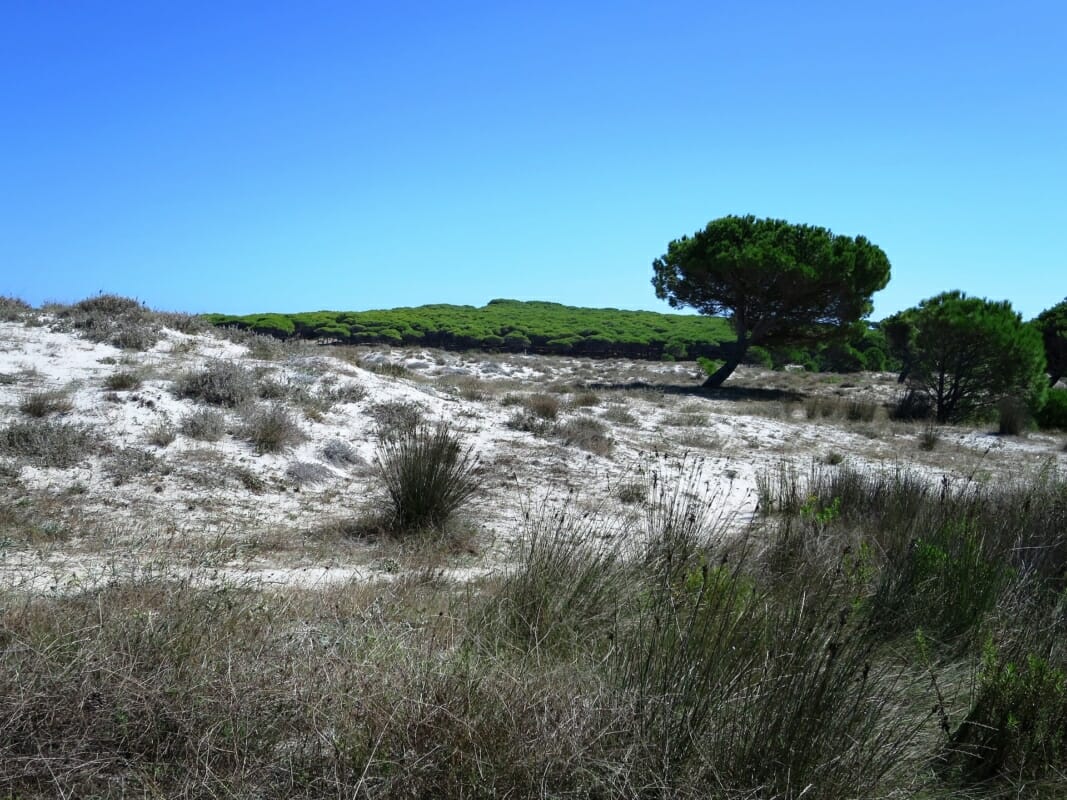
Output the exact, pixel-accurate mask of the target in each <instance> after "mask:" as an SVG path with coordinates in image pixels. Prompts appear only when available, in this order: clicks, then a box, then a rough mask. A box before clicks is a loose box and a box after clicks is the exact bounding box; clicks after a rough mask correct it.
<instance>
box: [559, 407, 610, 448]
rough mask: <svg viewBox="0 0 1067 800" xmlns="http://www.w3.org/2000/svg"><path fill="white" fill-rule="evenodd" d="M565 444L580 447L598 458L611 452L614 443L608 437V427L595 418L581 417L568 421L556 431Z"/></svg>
mask: <svg viewBox="0 0 1067 800" xmlns="http://www.w3.org/2000/svg"><path fill="white" fill-rule="evenodd" d="M556 434H557V435H558V436H559V437H560V438H561V439H562V440H563V442H564V444H567V445H572V446H574V447H580V448H581V449H582V450H588V451H589V452H590V453H595V454H596V455H598V456H606V455H607V454H608V453H610V452H611V448H612V446H613V445H614V442H613V441H612V439H611V436H609V435H608V426H607V425H605V424H604V423H603V422H601V421H600V420H598V419H594V418H593V417H587V416H580V417H574V418H573V419H570V420H567V421H566V422H564V423H563V424H562V425H560V426H559V427H558V428H557V429H556Z"/></svg>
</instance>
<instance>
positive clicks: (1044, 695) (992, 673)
mask: <svg viewBox="0 0 1067 800" xmlns="http://www.w3.org/2000/svg"><path fill="white" fill-rule="evenodd" d="M943 758H944V759H945V760H946V761H947V762H948V763H949V764H950V765H955V766H957V767H958V768H959V769H960V770H961V771H962V772H963V773H964V774H965V775H966V776H967V777H968V778H969V779H970V780H979V781H980V780H985V779H988V778H991V777H994V776H997V775H1004V776H1006V777H1009V778H1012V779H1014V780H1019V779H1024V780H1025V779H1031V780H1033V779H1039V778H1042V777H1044V776H1046V775H1049V774H1056V771H1057V767H1056V765H1063V764H1067V672H1065V671H1064V669H1063V668H1062V667H1056V666H1053V665H1051V664H1050V663H1049V662H1048V661H1047V659H1046V657H1043V656H1039V655H1036V654H1033V653H1025V654H1023V655H1022V656H1021V657H1020V658H1018V659H1009V658H1007V657H1005V655H1004V654H1003V653H1001V652H999V651H998V650H997V648H996V647H995V646H994V644H993V642H992V641H990V642H988V643H987V644H986V648H985V653H984V656H983V660H982V668H981V670H980V671H979V673H978V686H977V688H976V690H975V693H974V700H973V703H972V705H971V708H970V710H969V712H968V713H967V717H966V719H965V720H964V721H963V723H962V724H961V725H960V726H959V727H958V728H957V729H956V730H955V731H954V732H953V734H952V737H951V740H950V743H949V746H948V747H946V749H945V753H944V754H943Z"/></svg>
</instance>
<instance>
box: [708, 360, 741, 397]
mask: <svg viewBox="0 0 1067 800" xmlns="http://www.w3.org/2000/svg"><path fill="white" fill-rule="evenodd" d="M740 363H741V357H740V356H739V355H737V354H734V355H731V356H730V357H729V358H728V359H726V361H725V362H723V365H722V366H721V367H719V368H718V369H717V370H715V371H714V372H713V373H712V374H711V375H709V376H708V378H707V380H705V381H704V384H703V386H704V388H705V389H717V388H719V387H720V386H722V385H723V382H724V381H725V380H726V379H727V378H729V377H730V376H731V375H732V374H733V372H734V370H735V369H737V365H738V364H740Z"/></svg>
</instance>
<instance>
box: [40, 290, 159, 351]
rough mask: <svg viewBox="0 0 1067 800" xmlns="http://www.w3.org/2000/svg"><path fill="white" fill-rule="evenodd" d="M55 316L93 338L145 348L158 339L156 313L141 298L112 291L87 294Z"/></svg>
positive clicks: (135, 347)
mask: <svg viewBox="0 0 1067 800" xmlns="http://www.w3.org/2000/svg"><path fill="white" fill-rule="evenodd" d="M58 317H59V318H60V319H61V320H64V321H65V322H66V324H68V325H70V326H72V327H73V328H74V329H75V330H77V331H79V332H80V333H81V335H82V336H84V337H85V338H87V339H89V340H91V341H94V342H108V343H109V344H112V345H114V346H115V347H121V348H124V349H129V350H147V349H148V348H150V347H151V346H152V345H154V344H155V343H156V342H158V341H159V330H158V328H159V326H158V324H157V320H156V316H155V314H154V313H153V312H152V311H150V310H149V309H148V308H146V307H145V306H144V305H143V304H142V303H141V302H140V301H138V300H133V299H131V298H129V297H120V296H118V295H114V294H101V295H97V296H96V297H89V298H86V299H85V300H82V301H80V302H78V303H75V304H74V305H73V306H70V307H68V308H64V309H62V310H61V311H60V312H59V313H58Z"/></svg>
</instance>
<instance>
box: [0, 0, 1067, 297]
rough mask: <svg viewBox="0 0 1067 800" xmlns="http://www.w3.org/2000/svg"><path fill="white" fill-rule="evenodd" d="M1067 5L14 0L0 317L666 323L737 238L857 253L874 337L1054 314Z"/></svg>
mask: <svg viewBox="0 0 1067 800" xmlns="http://www.w3.org/2000/svg"><path fill="white" fill-rule="evenodd" d="M1065 42H1067V4H1064V3H1063V2H1062V0H1048V1H1047V2H1033V1H1031V0H1020V1H1018V2H1014V3H1010V4H1009V3H1006V2H1003V0H998V2H983V0H977V1H974V0H968V1H967V2H963V1H962V0H961V1H955V0H949V1H946V2H921V3H920V2H911V1H910V0H905V1H904V2H892V3H889V2H886V3H867V2H856V0H850V1H849V2H811V3H798V2H742V1H741V0H737V1H735V2H707V1H706V0H705V2H670V0H663V1H662V2H655V3H653V2H641V3H638V2H626V0H616V1H615V2H610V3H608V2H604V3H593V2H585V3H583V2H568V3H556V2H543V3H536V2H531V3H512V2H505V1H504V0H498V1H497V2H466V1H465V0H449V2H447V3H446V2H439V3H433V2H423V3H413V2H406V1H405V0H380V1H378V2H354V1H353V0H349V1H348V2H336V3H331V2H316V1H315V0H302V1H301V2H286V3H277V2H269V0H258V1H257V2H247V3H244V2H227V1H226V0H221V2H211V3H206V2H204V3H201V2H128V3H106V2H91V0H86V2H77V3H68V2H60V1H59V0H8V1H7V2H5V3H4V5H3V14H2V18H0V294H14V295H18V296H21V297H23V298H25V299H27V300H29V301H31V302H33V303H35V304H36V303H40V302H42V301H44V300H62V301H70V300H76V299H80V298H82V297H85V296H87V295H90V294H94V293H96V292H97V291H99V290H105V291H109V292H117V293H121V294H125V295H130V296H135V297H138V298H140V299H142V300H145V301H146V302H148V303H149V305H151V306H153V307H157V308H167V309H180V310H187V311H227V312H234V313H244V312H252V311H268V310H273V311H300V310H313V309H321V308H329V309H365V308H383V307H391V306H397V305H416V304H421V303H430V302H451V303H469V304H474V305H481V304H483V303H484V302H486V301H487V300H490V299H491V298H494V297H512V298H518V299H540V300H555V301H560V302H566V303H571V304H575V305H590V306H615V307H620V308H651V309H662V310H666V309H667V306H666V304H665V303H662V302H660V301H658V300H657V299H656V298H655V295H654V293H653V291H652V287H651V285H650V283H649V281H650V278H651V272H652V270H651V262H652V261H653V259H655V258H656V257H657V256H659V255H660V254H662V253H663V252H664V251H665V250H666V246H667V243H668V242H669V241H670V240H671V239H674V238H677V237H679V236H681V235H682V234H686V233H692V232H693V231H695V230H696V229H697V228H700V227H702V226H703V225H704V224H706V223H707V221H708V220H710V219H713V218H715V217H719V216H722V215H724V214H730V213H736V214H746V213H752V214H756V215H757V216H770V217H780V218H784V219H787V220H790V221H792V222H804V223H810V224H815V225H822V226H825V227H828V228H830V229H832V230H833V231H835V232H837V233H844V234H849V235H855V234H864V235H866V236H867V237H868V238H870V239H871V240H872V241H874V242H875V243H877V244H879V245H880V246H881V247H882V248H883V249H884V250H885V251H886V253H887V254H888V255H889V258H890V260H891V261H892V264H893V278H892V281H891V282H890V285H889V288H888V289H886V290H885V291H884V292H881V293H880V294H878V295H876V297H875V305H876V308H875V314H874V318H880V317H881V316H884V315H886V314H889V313H892V312H893V311H896V310H898V309H900V308H904V307H907V306H910V305H914V304H915V303H916V302H918V301H919V300H921V299H923V298H925V297H928V296H930V295H933V294H935V293H937V292H940V291H942V290H945V289H951V288H960V289H963V290H965V291H967V292H968V293H970V294H974V295H981V296H987V297H992V298H995V299H1010V300H1011V301H1012V302H1013V304H1014V305H1015V307H1016V308H1017V309H1018V310H1020V311H1021V312H1022V313H1023V314H1024V315H1025V316H1027V317H1029V316H1033V315H1034V314H1036V313H1037V312H1038V311H1040V310H1041V309H1043V308H1046V307H1048V306H1050V305H1052V304H1053V303H1055V302H1058V301H1059V300H1061V299H1063V298H1064V296H1065V295H1067V279H1065V275H1067V255H1065V253H1067V46H1065V44H1064V43H1065Z"/></svg>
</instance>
